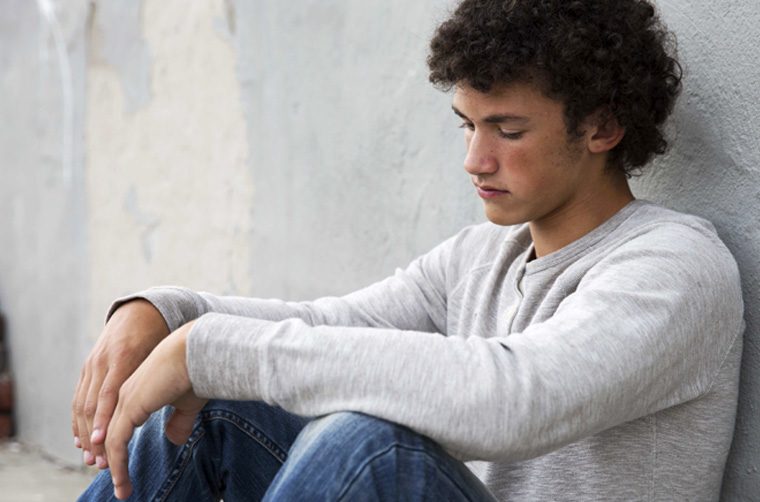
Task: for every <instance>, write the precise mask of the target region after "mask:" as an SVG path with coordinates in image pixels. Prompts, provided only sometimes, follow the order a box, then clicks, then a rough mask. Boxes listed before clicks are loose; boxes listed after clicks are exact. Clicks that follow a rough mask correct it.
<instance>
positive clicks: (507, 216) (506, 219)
mask: <svg viewBox="0 0 760 502" xmlns="http://www.w3.org/2000/svg"><path fill="white" fill-rule="evenodd" d="M486 218H488V221H490V222H491V223H493V224H494V225H501V226H503V227H508V226H511V225H519V224H521V223H526V222H528V221H530V218H529V217H527V216H525V215H519V214H515V213H509V212H506V211H494V210H492V209H489V208H487V207H486Z"/></svg>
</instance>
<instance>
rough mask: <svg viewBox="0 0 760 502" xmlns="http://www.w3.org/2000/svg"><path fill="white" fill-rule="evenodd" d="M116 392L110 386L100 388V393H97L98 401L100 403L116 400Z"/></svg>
mask: <svg viewBox="0 0 760 502" xmlns="http://www.w3.org/2000/svg"><path fill="white" fill-rule="evenodd" d="M116 396H117V391H116V389H115V388H113V387H111V386H110V385H104V386H103V387H101V389H100V392H99V393H98V399H100V400H102V401H112V400H114V399H116Z"/></svg>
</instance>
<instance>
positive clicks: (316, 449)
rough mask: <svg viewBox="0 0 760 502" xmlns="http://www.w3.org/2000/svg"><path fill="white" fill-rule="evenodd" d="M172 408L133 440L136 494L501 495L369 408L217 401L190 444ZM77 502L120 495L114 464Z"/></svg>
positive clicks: (228, 501)
mask: <svg viewBox="0 0 760 502" xmlns="http://www.w3.org/2000/svg"><path fill="white" fill-rule="evenodd" d="M170 413H171V409H169V408H167V409H164V410H162V411H161V412H158V413H154V414H153V416H152V417H151V418H150V419H149V420H148V422H146V424H145V425H144V426H143V427H141V428H140V429H138V430H137V431H136V432H135V435H134V437H133V438H132V441H131V442H130V444H129V450H130V457H129V473H130V476H131V479H132V485H133V493H132V496H131V497H130V498H129V500H131V501H132V500H134V501H140V502H143V501H149V500H150V501H170V500H171V501H193V502H196V501H197V502H203V501H216V500H219V499H221V498H222V497H223V498H224V500H225V502H236V501H247V500H267V501H282V500H285V501H288V500H309V501H322V500H324V501H328V500H329V501H335V500H367V501H388V500H410V501H412V500H430V501H459V500H467V501H481V500H487V501H493V500H495V499H494V498H493V496H492V495H491V494H490V492H489V491H488V490H487V489H486V488H485V486H483V484H482V483H481V482H480V481H479V480H478V479H477V478H476V477H475V476H474V475H473V474H472V472H470V470H469V469H467V467H466V466H465V465H464V464H463V463H461V462H459V461H458V460H455V459H454V458H453V457H451V456H450V455H449V454H447V453H446V452H445V451H444V450H443V449H442V448H441V447H440V446H439V445H438V444H437V443H435V442H434V441H432V440H430V439H429V438H427V437H425V436H422V435H419V434H416V433H415V432H413V431H411V430H410V429H408V428H406V427H402V426H399V425H397V424H394V423H391V422H387V421H385V420H381V419H379V418H375V417H371V416H368V415H364V414H361V413H351V412H343V413H335V414H332V415H327V416H324V417H320V418H317V419H308V418H304V417H300V416H297V415H293V414H291V413H288V412H286V411H284V410H282V409H280V408H277V407H273V406H269V405H267V404H264V403H261V402H255V401H245V402H243V401H210V402H209V403H208V404H207V405H206V407H205V408H204V409H203V411H202V412H201V414H200V416H199V418H198V420H197V421H196V425H195V428H194V429H193V432H192V434H191V435H190V438H189V439H188V441H187V442H186V443H185V444H184V445H182V446H175V445H173V444H172V443H171V442H169V440H167V439H166V437H165V436H164V433H163V430H164V423H165V421H166V420H167V419H168V417H169V415H170ZM79 500H80V501H90V500H92V501H98V502H102V501H107V500H108V501H111V500H116V499H115V498H114V497H113V486H112V485H111V478H110V474H109V472H108V471H107V470H106V471H103V472H101V473H100V474H99V475H98V476H97V477H96V478H95V480H94V481H93V482H92V485H90V487H89V488H88V489H87V491H85V493H84V494H82V496H81V498H80V499H79Z"/></svg>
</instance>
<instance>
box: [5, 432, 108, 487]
mask: <svg viewBox="0 0 760 502" xmlns="http://www.w3.org/2000/svg"><path fill="white" fill-rule="evenodd" d="M95 473H96V472H95V470H93V471H90V472H86V471H79V470H75V469H71V468H67V467H62V466H61V465H58V464H56V463H55V462H53V461H52V460H51V459H49V458H46V457H45V456H44V455H42V454H40V453H39V452H38V451H35V450H33V449H31V448H28V447H25V446H24V445H22V444H20V443H16V442H13V441H10V442H8V441H5V442H3V441H0V502H72V501H74V500H76V498H77V496H79V494H80V493H81V492H82V491H83V490H84V488H85V487H86V486H87V485H88V484H89V483H90V480H91V479H92V477H93V476H94V475H95Z"/></svg>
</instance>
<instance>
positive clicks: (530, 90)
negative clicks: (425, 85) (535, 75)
mask: <svg viewBox="0 0 760 502" xmlns="http://www.w3.org/2000/svg"><path fill="white" fill-rule="evenodd" d="M452 102H453V105H454V108H455V109H456V110H459V111H460V112H462V113H463V114H465V115H467V116H468V117H469V118H470V119H472V120H478V119H479V118H483V117H486V116H489V115H494V114H507V115H519V116H524V117H528V118H535V119H540V118H542V117H543V118H553V117H560V118H561V117H562V113H563V111H564V105H563V103H562V102H561V101H559V100H556V99H553V98H550V97H548V96H546V94H544V93H543V91H542V90H541V89H540V88H539V87H538V86H537V85H536V84H531V83H523V82H516V83H512V84H506V85H498V86H494V87H493V88H492V89H491V90H490V91H488V92H481V91H478V90H476V89H473V88H472V87H470V86H468V85H466V84H458V85H457V86H456V88H455V92H454V97H453V100H452Z"/></svg>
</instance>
